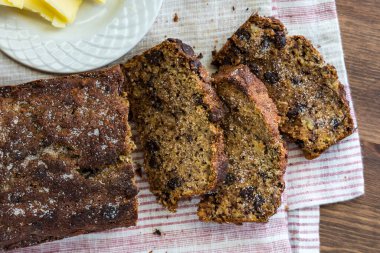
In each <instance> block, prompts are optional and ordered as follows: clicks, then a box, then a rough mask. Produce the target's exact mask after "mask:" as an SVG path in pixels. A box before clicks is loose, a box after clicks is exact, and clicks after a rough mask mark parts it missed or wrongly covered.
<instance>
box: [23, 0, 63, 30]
mask: <svg viewBox="0 0 380 253" xmlns="http://www.w3.org/2000/svg"><path fill="white" fill-rule="evenodd" d="M24 9H26V10H29V11H32V12H36V13H38V14H40V15H41V17H43V18H45V19H47V20H48V21H50V22H51V23H52V25H53V26H55V27H58V28H63V27H65V26H66V22H65V21H64V20H62V19H61V18H60V17H57V13H56V12H55V11H54V10H52V9H51V8H50V7H49V6H48V5H45V4H44V3H41V1H40V0H24Z"/></svg>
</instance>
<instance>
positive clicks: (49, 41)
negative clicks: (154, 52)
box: [0, 0, 163, 73]
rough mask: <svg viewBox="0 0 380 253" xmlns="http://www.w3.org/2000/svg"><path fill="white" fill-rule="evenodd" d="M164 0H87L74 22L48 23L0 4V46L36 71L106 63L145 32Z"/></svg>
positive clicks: (70, 70)
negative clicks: (57, 25)
mask: <svg viewBox="0 0 380 253" xmlns="http://www.w3.org/2000/svg"><path fill="white" fill-rule="evenodd" d="M162 1H163V0H108V1H107V3H106V4H105V5H97V4H95V3H94V1H92V0H85V1H84V3H83V5H82V6H81V8H80V10H79V13H78V17H77V19H76V21H75V23H73V24H70V25H68V26H67V27H66V28H64V29H57V28H54V27H52V26H51V25H50V24H49V23H48V22H46V21H44V20H43V19H42V18H39V17H38V16H37V15H36V14H28V13H24V12H21V11H18V10H14V9H12V8H5V7H0V49H1V50H2V51H3V52H4V53H5V54H7V55H8V56H10V57H11V58H13V59H15V60H17V61H19V62H21V63H23V64H25V65H27V66H29V67H32V68H35V69H39V70H42V71H46V72H54V73H75V72H83V71H88V70H92V69H96V68H99V67H102V66H104V65H107V64H109V63H111V62H113V61H115V60H117V59H118V58H120V57H122V56H123V55H124V54H126V53H127V52H128V51H129V50H130V49H132V48H133V47H134V46H135V45H136V44H137V43H138V42H139V41H140V40H141V39H142V38H143V36H144V35H145V34H146V33H147V32H148V30H149V28H150V27H151V26H152V24H153V22H154V20H155V19H156V17H157V15H158V12H159V10H160V8H161V4H162Z"/></svg>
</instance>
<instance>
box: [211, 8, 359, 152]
mask: <svg viewBox="0 0 380 253" xmlns="http://www.w3.org/2000/svg"><path fill="white" fill-rule="evenodd" d="M286 34H287V31H286V28H285V27H284V25H283V24H282V23H281V22H280V21H279V20H277V19H274V18H265V17H260V16H258V15H257V14H255V15H253V16H251V17H250V18H249V19H248V20H247V21H246V22H245V23H244V24H243V25H242V26H241V27H240V28H239V29H238V30H237V31H236V32H235V33H234V34H233V35H232V37H231V38H230V39H229V40H228V41H227V43H226V44H225V45H224V47H223V48H222V49H221V50H220V51H219V52H218V53H217V54H216V55H214V60H213V63H214V64H215V65H217V66H222V65H237V64H241V63H242V64H246V65H248V66H249V67H250V69H251V71H252V72H253V73H254V74H255V75H257V76H258V77H259V78H260V79H261V80H262V81H263V82H264V84H265V85H266V87H267V89H268V91H269V95H270V97H271V98H272V99H273V101H274V102H275V103H276V106H277V108H278V111H279V114H280V116H281V123H280V129H281V131H282V132H283V133H285V134H287V135H288V136H289V137H290V138H291V139H292V140H294V141H295V142H296V143H297V144H298V145H299V146H300V147H301V148H302V149H303V151H304V154H305V156H306V158H308V159H313V158H316V157H318V156H319V155H320V154H321V153H322V152H323V151H324V150H326V149H327V148H329V147H330V146H331V145H333V144H335V143H336V142H338V141H339V140H341V139H343V138H345V137H346V136H348V135H350V134H351V133H352V132H353V130H354V126H353V120H352V118H351V115H350V109H349V106H348V102H347V99H346V95H345V91H344V88H343V86H342V84H341V83H340V82H339V80H338V76H337V72H336V70H335V68H334V67H333V66H331V65H328V64H326V63H325V62H324V60H323V58H322V56H321V55H320V53H319V52H318V51H317V50H316V49H315V48H314V47H313V45H312V44H311V43H310V41H308V40H307V39H305V38H304V37H302V36H290V37H289V36H286Z"/></svg>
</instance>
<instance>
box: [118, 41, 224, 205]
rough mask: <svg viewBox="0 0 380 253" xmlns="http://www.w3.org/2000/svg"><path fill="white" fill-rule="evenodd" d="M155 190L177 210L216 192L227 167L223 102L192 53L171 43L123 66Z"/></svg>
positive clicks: (160, 197)
mask: <svg viewBox="0 0 380 253" xmlns="http://www.w3.org/2000/svg"><path fill="white" fill-rule="evenodd" d="M124 70H125V76H126V89H127V92H128V95H129V99H130V101H131V110H132V115H133V119H134V121H135V122H136V123H137V128H138V132H139V133H140V138H141V140H142V143H143V146H144V151H145V162H144V163H145V171H146V172H147V176H148V181H149V183H150V190H151V191H152V193H154V194H155V195H156V196H157V199H158V200H159V202H160V203H162V204H163V205H164V206H166V207H167V208H168V209H169V210H170V211H175V210H176V207H177V202H178V200H180V199H181V198H186V197H191V196H194V195H198V194H204V193H206V192H208V191H210V190H211V189H213V188H214V187H215V185H216V183H217V180H218V175H220V174H222V168H223V135H222V134H221V131H220V130H219V129H218V127H217V126H216V125H215V124H214V122H217V121H218V120H220V118H221V117H222V115H223V108H222V104H221V102H220V100H219V98H218V97H217V95H216V93H215V91H214V89H213V88H212V86H211V85H210V80H209V77H208V74H207V72H206V70H205V68H204V67H203V66H202V64H201V63H200V62H199V60H198V59H197V57H196V56H195V54H194V51H193V49H192V48H191V47H190V46H189V45H186V44H184V43H182V42H181V41H180V40H176V39H168V40H166V41H164V42H162V43H161V44H159V45H157V46H155V47H154V48H152V49H150V50H148V51H146V52H145V53H143V54H142V55H139V56H136V57H134V58H132V59H131V60H130V61H128V62H127V63H126V64H124Z"/></svg>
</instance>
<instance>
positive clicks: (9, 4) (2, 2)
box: [0, 0, 15, 7]
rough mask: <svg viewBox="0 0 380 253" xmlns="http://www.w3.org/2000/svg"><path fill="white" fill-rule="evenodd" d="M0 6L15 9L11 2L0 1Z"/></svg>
mask: <svg viewBox="0 0 380 253" xmlns="http://www.w3.org/2000/svg"><path fill="white" fill-rule="evenodd" d="M0 5H4V6H9V7H15V6H13V4H12V3H11V2H9V1H8V0H0Z"/></svg>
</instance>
